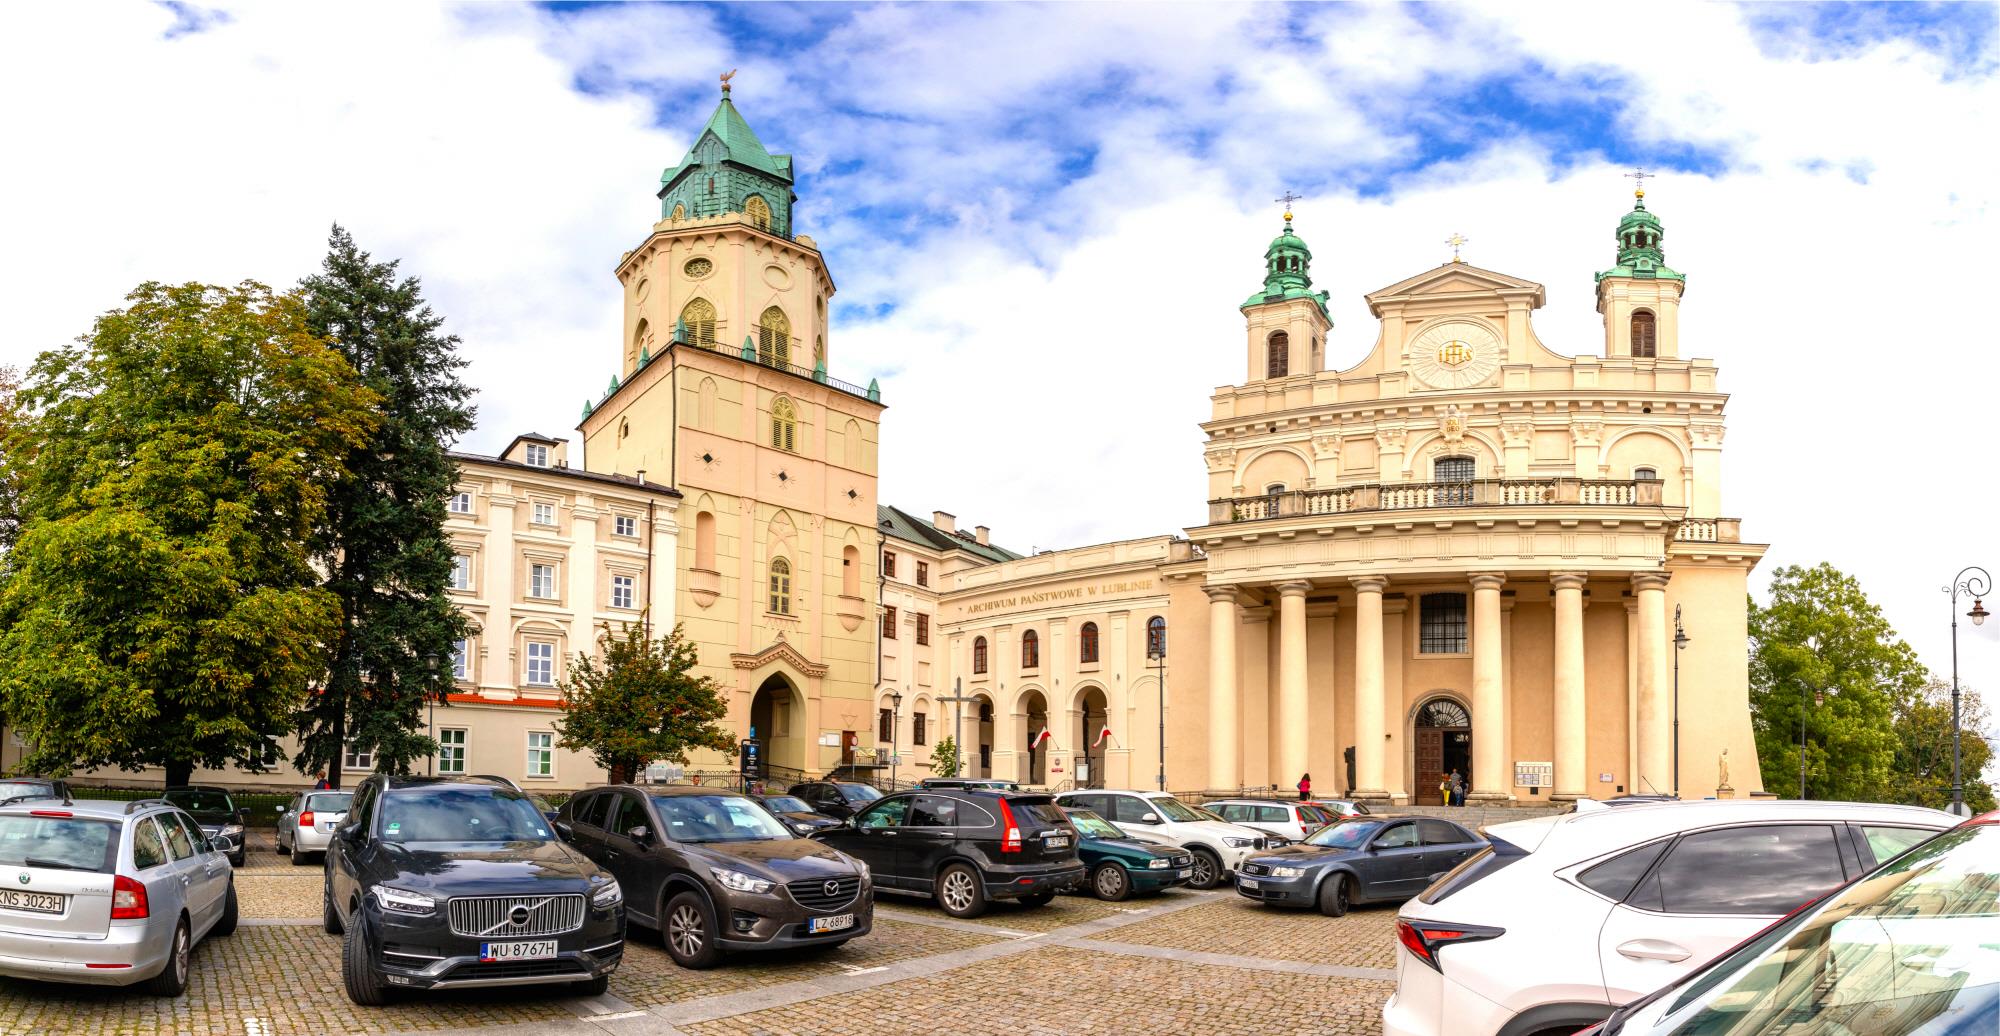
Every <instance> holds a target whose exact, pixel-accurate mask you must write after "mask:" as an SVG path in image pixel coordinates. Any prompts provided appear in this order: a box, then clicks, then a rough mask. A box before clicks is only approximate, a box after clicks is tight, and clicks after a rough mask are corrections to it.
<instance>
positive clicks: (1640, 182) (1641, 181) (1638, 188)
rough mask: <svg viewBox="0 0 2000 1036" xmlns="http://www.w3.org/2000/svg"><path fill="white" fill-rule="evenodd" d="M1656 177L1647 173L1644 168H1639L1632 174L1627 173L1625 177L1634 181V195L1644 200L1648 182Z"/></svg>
mask: <svg viewBox="0 0 2000 1036" xmlns="http://www.w3.org/2000/svg"><path fill="white" fill-rule="evenodd" d="M1655 175H1656V174H1654V173H1649V172H1647V171H1646V169H1645V167H1644V166H1637V167H1634V168H1633V170H1632V171H1631V172H1629V173H1626V174H1625V177H1626V179H1628V180H1631V181H1632V193H1633V194H1634V195H1635V196H1637V197H1640V198H1643V197H1645V196H1646V181H1647V180H1649V179H1651V178H1652V177H1653V176H1655Z"/></svg>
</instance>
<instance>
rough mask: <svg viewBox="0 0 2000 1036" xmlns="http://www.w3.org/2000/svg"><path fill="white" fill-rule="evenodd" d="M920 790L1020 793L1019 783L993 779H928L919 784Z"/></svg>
mask: <svg viewBox="0 0 2000 1036" xmlns="http://www.w3.org/2000/svg"><path fill="white" fill-rule="evenodd" d="M917 786H918V787H920V788H958V789H961V790H963V789H966V788H987V789H989V790H992V791H1020V790H1021V785H1020V783H1019V782H1017V781H1001V780H994V779H993V778H991V777H926V778H924V779H923V780H920V781H918V782H917Z"/></svg>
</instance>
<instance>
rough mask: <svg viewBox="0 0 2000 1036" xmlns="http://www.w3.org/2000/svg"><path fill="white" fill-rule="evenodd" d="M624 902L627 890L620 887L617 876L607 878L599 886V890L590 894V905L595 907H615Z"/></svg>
mask: <svg viewBox="0 0 2000 1036" xmlns="http://www.w3.org/2000/svg"><path fill="white" fill-rule="evenodd" d="M623 902H625V890H624V889H621V888H619V887H618V879H616V878H610V879H607V880H606V881H605V882H604V884H603V885H600V886H598V889H597V891H595V892H592V893H591V894H590V905H591V906H595V907H614V906H617V905H618V904H620V903H623Z"/></svg>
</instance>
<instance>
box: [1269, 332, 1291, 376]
mask: <svg viewBox="0 0 2000 1036" xmlns="http://www.w3.org/2000/svg"><path fill="white" fill-rule="evenodd" d="M1264 353H1265V367H1266V373H1265V377H1270V378H1282V377H1284V376H1285V375H1286V374H1288V373H1290V371H1291V368H1292V336H1290V335H1288V334H1286V333H1284V332H1283V331H1273V332H1271V337H1270V338H1267V339H1265V342H1264Z"/></svg>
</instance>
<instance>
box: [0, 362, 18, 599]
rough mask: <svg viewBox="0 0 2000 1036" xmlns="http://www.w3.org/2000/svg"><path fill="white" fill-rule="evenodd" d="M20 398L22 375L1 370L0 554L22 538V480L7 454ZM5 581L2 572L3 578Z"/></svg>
mask: <svg viewBox="0 0 2000 1036" xmlns="http://www.w3.org/2000/svg"><path fill="white" fill-rule="evenodd" d="M20 395H21V372H20V371H19V370H16V369H15V368H13V367H11V366H7V367H0V553H4V552H6V551H10V550H13V549H14V543H15V541H17V540H19V539H20V538H21V483H20V477H19V475H18V473H17V472H16V471H15V469H14V466H13V465H11V464H9V463H7V454H6V453H5V452H4V451H5V450H6V449H7V445H6V444H7V442H8V440H9V439H10V438H11V437H12V436H13V434H14V426H15V425H16V424H17V423H19V419H18V416H17V415H18V414H19V413H20ZM0 569H4V566H0ZM4 577H5V576H4V571H3V570H0V578H4Z"/></svg>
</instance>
